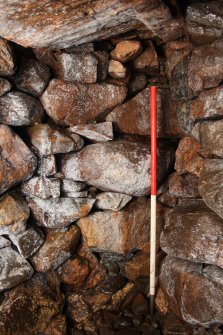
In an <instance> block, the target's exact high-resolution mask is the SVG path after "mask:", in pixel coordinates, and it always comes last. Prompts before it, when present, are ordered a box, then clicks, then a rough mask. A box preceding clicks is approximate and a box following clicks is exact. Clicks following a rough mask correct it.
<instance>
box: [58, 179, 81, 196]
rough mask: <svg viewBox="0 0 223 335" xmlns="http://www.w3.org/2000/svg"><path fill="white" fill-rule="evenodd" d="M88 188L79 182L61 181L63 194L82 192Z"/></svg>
mask: <svg viewBox="0 0 223 335" xmlns="http://www.w3.org/2000/svg"><path fill="white" fill-rule="evenodd" d="M85 187H86V184H85V183H81V182H78V181H73V180H69V179H62V181H61V189H62V192H63V193H64V194H65V193H71V192H80V191H82V190H83V189H84V188H85Z"/></svg>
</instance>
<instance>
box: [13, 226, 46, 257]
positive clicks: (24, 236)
mask: <svg viewBox="0 0 223 335" xmlns="http://www.w3.org/2000/svg"><path fill="white" fill-rule="evenodd" d="M9 238H10V240H11V241H12V243H13V244H14V245H15V246H16V248H17V249H18V252H19V253H20V254H21V255H22V256H23V257H24V258H29V257H31V256H32V255H33V254H35V252H36V251H37V250H38V249H39V248H40V247H41V245H42V244H43V242H44V238H43V235H42V233H41V231H37V230H36V229H34V228H33V227H29V228H28V229H27V230H25V231H24V232H23V233H20V234H16V235H15V234H13V235H9Z"/></svg>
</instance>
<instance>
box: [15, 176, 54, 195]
mask: <svg viewBox="0 0 223 335" xmlns="http://www.w3.org/2000/svg"><path fill="white" fill-rule="evenodd" d="M21 191H22V192H23V193H24V194H26V195H30V196H36V197H38V198H41V199H48V198H50V197H53V198H59V196H60V180H59V179H56V178H46V177H33V178H31V179H29V180H28V181H27V182H25V183H24V184H23V185H22V187H21Z"/></svg>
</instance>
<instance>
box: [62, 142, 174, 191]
mask: <svg viewBox="0 0 223 335" xmlns="http://www.w3.org/2000/svg"><path fill="white" fill-rule="evenodd" d="M171 161H172V151H171V150H170V149H168V148H167V147H165V146H161V145H160V146H159V149H158V162H159V167H160V169H159V173H158V183H160V181H161V180H162V178H163V177H164V175H165V172H166V171H167V169H168V168H169V167H170V165H171ZM62 165H63V166H62V170H63V173H64V175H65V178H67V179H73V180H76V181H84V182H86V183H88V184H90V185H93V186H95V187H97V188H99V189H101V190H103V191H112V192H119V193H126V194H129V195H134V196H143V195H148V194H149V192H150V171H149V169H150V154H149V151H148V145H145V144H142V143H140V142H128V141H126V140H116V141H110V142H105V143H99V144H92V145H88V146H86V147H85V148H84V149H83V150H81V151H79V152H78V153H76V154H72V155H69V156H67V157H65V158H64V160H63V163H62ZM120 171H122V173H120ZM126 176H128V178H127V179H126Z"/></svg>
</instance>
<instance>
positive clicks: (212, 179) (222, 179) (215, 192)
mask: <svg viewBox="0 0 223 335" xmlns="http://www.w3.org/2000/svg"><path fill="white" fill-rule="evenodd" d="M199 192H200V195H201V196H202V198H203V200H204V202H205V203H206V205H207V206H208V207H210V208H211V209H212V210H213V211H214V212H216V213H217V214H218V215H219V216H220V217H221V218H222V219H223V161H222V160H221V159H211V160H209V159H208V160H206V161H205V163H204V166H203V169H202V171H201V175H200V179H199Z"/></svg>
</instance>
